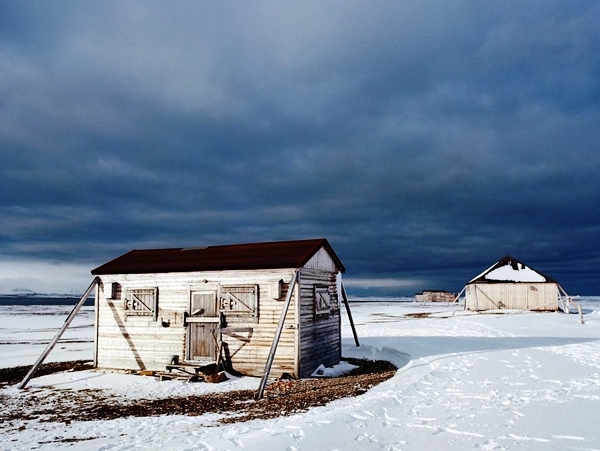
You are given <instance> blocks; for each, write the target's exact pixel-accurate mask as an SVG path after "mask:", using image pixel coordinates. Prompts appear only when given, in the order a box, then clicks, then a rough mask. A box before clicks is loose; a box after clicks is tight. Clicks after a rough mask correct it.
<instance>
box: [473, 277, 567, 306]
mask: <svg viewBox="0 0 600 451" xmlns="http://www.w3.org/2000/svg"><path fill="white" fill-rule="evenodd" d="M558 299H559V292H558V285H557V284H555V283H524V282H521V283H474V284H470V285H467V287H466V289H465V309H466V310H474V311H481V310H496V309H518V310H551V311H554V310H558Z"/></svg>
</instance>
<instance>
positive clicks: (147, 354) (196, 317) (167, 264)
mask: <svg viewBox="0 0 600 451" xmlns="http://www.w3.org/2000/svg"><path fill="white" fill-rule="evenodd" d="M343 272H345V268H344V266H343V264H342V262H341V261H340V259H339V258H338V256H337V255H336V253H335V252H334V250H333V248H332V247H331V245H330V244H329V242H328V241H327V240H326V239H312V240H299V241H280V242H269V243H251V244H236V245H225V246H208V247H203V248H176V249H148V250H132V251H130V252H128V253H126V254H124V255H122V256H120V257H118V258H116V259H114V260H112V261H109V262H108V263H105V264H104V265H102V266H99V267H98V268H96V269H94V270H93V271H92V274H93V275H96V276H98V277H99V279H100V281H99V283H98V285H97V288H96V323H95V332H96V336H95V355H94V363H95V366H96V367H97V368H99V369H119V370H155V371H157V370H165V367H166V365H168V364H170V363H172V362H190V363H193V362H208V361H216V360H217V357H218V355H219V356H220V357H221V358H222V361H223V362H224V363H225V364H226V367H228V368H229V369H231V370H232V371H237V372H239V373H241V374H245V375H249V376H262V375H263V371H264V369H265V362H266V361H267V358H268V356H269V350H270V347H271V345H272V343H273V337H274V336H275V335H276V330H277V328H278V323H279V320H280V316H281V312H282V311H283V305H284V301H287V300H288V299H286V297H287V296H288V290H290V289H291V290H293V291H292V292H291V293H290V297H289V301H290V304H289V309H288V311H287V315H286V317H285V322H284V323H283V328H282V329H281V335H280V340H279V342H278V347H277V352H276V354H275V358H274V361H273V366H272V368H271V374H272V375H273V376H277V375H281V374H283V373H289V374H290V375H292V376H295V377H305V376H307V375H310V374H311V373H312V372H313V371H314V370H315V369H316V368H317V367H318V366H319V365H321V364H323V365H325V366H329V365H333V364H336V363H338V362H339V361H340V358H341V321H340V303H339V300H338V289H337V280H338V274H340V273H343ZM295 274H297V276H296V277H294V276H295ZM292 281H295V283H294V284H293V286H291V287H290V284H291V282H292ZM217 354H218V355H217Z"/></svg>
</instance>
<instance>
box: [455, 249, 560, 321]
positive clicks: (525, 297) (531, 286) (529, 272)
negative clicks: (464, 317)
mask: <svg viewBox="0 0 600 451" xmlns="http://www.w3.org/2000/svg"><path fill="white" fill-rule="evenodd" d="M561 291H563V290H562V289H561V288H560V285H559V284H558V282H557V281H556V280H554V279H552V278H550V277H548V276H546V275H544V274H542V273H541V272H539V271H536V270H535V269H533V268H531V267H529V266H527V265H525V264H523V263H521V262H520V261H518V260H517V259H515V258H513V257H511V256H508V255H507V256H506V257H504V258H502V259H501V260H499V261H498V262H497V263H495V264H493V265H492V266H491V267H490V268H488V269H486V270H485V271H484V272H482V273H481V274H479V275H478V276H477V277H475V278H474V279H472V280H470V281H469V282H468V283H467V285H466V286H465V289H464V292H465V310H475V311H481V310H498V309H518V310H550V311H554V310H558V308H559V303H560V301H561V295H560V292H561ZM563 293H564V291H563ZM565 295H566V293H565Z"/></svg>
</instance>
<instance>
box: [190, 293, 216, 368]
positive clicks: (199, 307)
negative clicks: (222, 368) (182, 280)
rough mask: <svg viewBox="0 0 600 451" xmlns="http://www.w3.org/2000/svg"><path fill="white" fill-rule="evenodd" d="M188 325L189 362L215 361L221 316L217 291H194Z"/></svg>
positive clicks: (191, 297)
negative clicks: (218, 309)
mask: <svg viewBox="0 0 600 451" xmlns="http://www.w3.org/2000/svg"><path fill="white" fill-rule="evenodd" d="M187 323H188V346H187V349H188V355H187V359H188V360H214V359H215V358H216V356H217V338H218V328H219V315H218V311H217V292H216V291H192V292H191V295H190V311H189V316H188V318H187Z"/></svg>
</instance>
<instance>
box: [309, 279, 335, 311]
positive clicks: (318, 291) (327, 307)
mask: <svg viewBox="0 0 600 451" xmlns="http://www.w3.org/2000/svg"><path fill="white" fill-rule="evenodd" d="M324 294H326V296H323V295H324ZM331 298H332V296H331V292H330V291H329V285H325V284H315V285H314V288H313V304H314V309H315V319H319V318H329V315H331V310H332V307H331V300H332V299H331Z"/></svg>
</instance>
